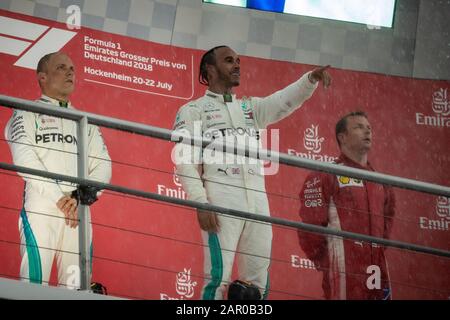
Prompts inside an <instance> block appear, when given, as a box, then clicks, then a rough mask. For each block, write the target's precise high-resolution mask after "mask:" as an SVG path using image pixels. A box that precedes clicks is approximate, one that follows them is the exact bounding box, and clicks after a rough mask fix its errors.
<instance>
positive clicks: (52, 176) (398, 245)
mask: <svg viewBox="0 0 450 320" xmlns="http://www.w3.org/2000/svg"><path fill="white" fill-rule="evenodd" d="M0 169H4V170H8V171H17V172H21V173H26V174H32V175H38V176H42V177H45V178H50V179H55V180H62V181H67V182H72V183H76V184H80V185H90V186H94V187H97V188H100V189H106V190H110V191H114V192H119V193H124V194H128V195H133V196H137V197H142V198H146V199H152V200H158V201H163V202H168V203H172V204H177V205H181V206H187V207H191V208H197V209H203V210H209V211H214V212H220V213H222V214H226V215H230V216H235V217H240V218H245V219H250V220H255V221H262V222H267V223H272V224H277V225H282V226H288V227H293V228H297V229H300V230H304V231H310V232H314V233H320V234H328V235H333V236H338V237H343V238H346V239H354V240H358V241H366V242H371V243H377V244H380V245H384V246H388V247H394V248H399V249H405V250H409V251H415V252H421V253H427V254H433V255H436V256H442V257H447V258H450V251H446V250H441V249H436V248H429V247H425V246H420V245H415V244H411V243H406V242H401V241H395V240H387V239H383V238H377V237H372V236H368V235H364V234H359V233H353V232H348V231H342V230H336V229H332V228H326V227H322V226H316V225H312V224H306V223H302V222H294V221H291V220H287V219H282V218H275V217H268V216H262V215H259V214H253V213H249V212H244V211H240V210H234V209H230V208H223V207H219V206H215V205H211V204H205V203H199V202H195V201H190V200H183V199H178V198H172V197H168V196H163V195H160V194H156V193H150V192H145V191H140V190H135V189H130V188H126V187H121V186H116V185H111V184H106V183H101V182H97V181H92V180H88V179H80V178H78V177H71V176H66V175H60V174H55V173H51V172H47V171H41V170H36V169H30V168H26V167H21V166H16V165H11V164H6V163H1V162H0Z"/></svg>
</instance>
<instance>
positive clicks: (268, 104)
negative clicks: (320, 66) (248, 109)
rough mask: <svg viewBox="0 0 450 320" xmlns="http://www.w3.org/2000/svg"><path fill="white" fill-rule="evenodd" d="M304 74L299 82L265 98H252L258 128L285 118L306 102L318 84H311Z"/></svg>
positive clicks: (306, 74)
mask: <svg viewBox="0 0 450 320" xmlns="http://www.w3.org/2000/svg"><path fill="white" fill-rule="evenodd" d="M309 73H310V72H307V73H305V74H304V75H303V76H302V77H301V78H300V79H299V80H297V81H296V82H294V83H292V84H290V85H289V86H287V87H286V88H284V89H281V90H279V91H277V92H275V93H273V94H272V95H270V96H268V97H265V98H252V104H253V106H254V113H255V120H256V123H257V125H258V127H259V128H265V127H267V126H268V125H269V124H271V123H274V122H277V121H279V120H281V119H284V118H286V117H287V116H289V115H290V114H291V113H293V112H294V111H295V110H297V109H298V108H300V107H301V106H302V104H303V103H304V102H305V101H306V100H308V99H309V98H310V97H311V96H312V94H313V93H314V90H315V89H316V88H317V86H318V83H315V84H312V83H311V82H310V81H309V79H308V75H309Z"/></svg>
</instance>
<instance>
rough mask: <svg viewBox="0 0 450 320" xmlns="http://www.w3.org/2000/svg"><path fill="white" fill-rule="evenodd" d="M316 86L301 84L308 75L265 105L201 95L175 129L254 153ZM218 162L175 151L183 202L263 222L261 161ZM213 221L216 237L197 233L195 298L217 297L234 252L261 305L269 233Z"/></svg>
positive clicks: (261, 226)
mask: <svg viewBox="0 0 450 320" xmlns="http://www.w3.org/2000/svg"><path fill="white" fill-rule="evenodd" d="M316 87H317V84H312V83H311V82H310V81H309V80H308V73H307V74H305V75H304V76H303V77H301V78H300V79H299V80H297V81H296V82H294V83H293V84H291V85H289V86H288V87H286V88H284V89H282V90H280V91H278V92H276V93H274V94H272V95H270V96H268V97H266V98H255V97H254V98H248V99H246V98H243V99H236V96H235V95H232V96H231V97H228V98H227V99H225V98H224V96H222V95H219V94H215V93H213V92H211V91H206V94H205V96H203V97H201V98H199V99H197V100H195V101H193V102H190V103H188V104H186V105H184V106H183V107H181V108H180V110H179V111H178V114H177V117H176V120H175V125H174V130H177V131H179V132H180V133H184V134H187V133H189V134H190V135H192V136H201V135H203V137H205V138H214V141H222V142H224V143H232V144H234V143H236V142H238V143H239V142H242V141H244V142H245V143H246V145H247V146H248V145H250V147H257V146H259V144H260V141H259V131H260V130H261V129H264V128H266V127H267V126H268V125H269V124H271V123H274V122H276V121H278V120H281V119H283V118H285V117H286V116H288V115H290V114H291V113H292V112H293V111H294V110H296V109H297V108H299V107H300V106H301V104H302V103H303V102H304V101H305V100H307V99H308V98H309V97H310V96H311V95H312V93H313V92H314V90H315V88H316ZM225 100H231V102H225ZM242 145H244V144H242ZM187 154H190V155H191V156H193V157H194V158H193V159H191V160H195V161H193V162H192V161H191V162H189V161H183V160H180V159H184V160H186V155H187ZM223 156H224V154H223V153H222V152H217V150H216V151H215V153H214V152H211V150H208V148H206V149H204V150H202V149H201V148H199V147H193V146H190V145H187V144H183V143H179V144H177V145H176V146H175V149H174V152H173V154H172V159H173V160H174V161H175V162H176V165H177V174H178V176H179V178H180V180H181V182H182V185H183V188H184V190H185V191H186V193H187V196H188V199H189V200H193V201H198V202H201V203H210V204H213V205H217V206H221V207H227V208H232V209H235V210H241V211H245V212H250V213H254V214H261V215H265V216H269V215H270V211H269V203H268V199H267V195H266V191H265V183H264V173H263V169H264V168H263V164H262V163H261V161H259V160H258V161H256V160H255V159H249V158H243V157H242V156H234V155H233V154H229V153H227V154H226V155H225V156H224V157H223ZM187 158H189V156H188V157H187ZM197 160H198V162H197ZM218 222H219V225H220V228H219V232H217V233H207V232H205V231H202V237H203V240H204V243H205V252H204V273H205V284H204V287H203V291H202V298H203V299H223V298H224V292H225V291H226V286H227V283H229V282H230V276H231V272H232V267H233V262H234V256H235V252H238V253H239V256H238V273H239V279H240V280H244V281H247V282H251V283H252V284H254V285H256V286H257V287H259V288H260V290H261V292H262V295H263V297H264V298H265V297H266V296H267V294H268V289H269V279H268V269H269V265H270V255H271V247H272V227H271V226H270V225H269V224H266V223H260V222H253V221H249V220H243V219H239V218H235V217H230V216H224V215H220V214H219V215H218Z"/></svg>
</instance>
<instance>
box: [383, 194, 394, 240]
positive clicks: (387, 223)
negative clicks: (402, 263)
mask: <svg viewBox="0 0 450 320" xmlns="http://www.w3.org/2000/svg"><path fill="white" fill-rule="evenodd" d="M384 193H385V202H384V217H385V218H384V238H385V239H389V237H390V236H391V231H392V225H393V223H394V215H395V207H396V204H395V193H394V189H393V188H392V187H389V186H385V187H384Z"/></svg>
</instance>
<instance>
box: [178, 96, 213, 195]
mask: <svg viewBox="0 0 450 320" xmlns="http://www.w3.org/2000/svg"><path fill="white" fill-rule="evenodd" d="M201 128H202V126H201V110H200V108H199V107H198V106H197V105H196V104H188V105H185V106H183V107H181V108H180V110H179V111H178V113H177V117H176V119H175V124H174V130H175V131H176V132H177V133H179V134H182V135H188V136H191V137H193V136H195V137H201V136H202V129H201ZM183 140H184V139H183ZM172 161H173V162H174V163H175V165H176V173H177V175H178V177H179V178H180V181H181V184H182V186H183V189H184V191H185V192H186V194H187V198H188V199H189V200H192V201H197V202H201V203H208V200H207V196H206V190H205V187H204V186H203V181H202V179H201V170H202V164H201V163H202V147H201V146H192V145H190V144H185V143H177V144H176V145H175V147H174V148H173V150H172Z"/></svg>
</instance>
